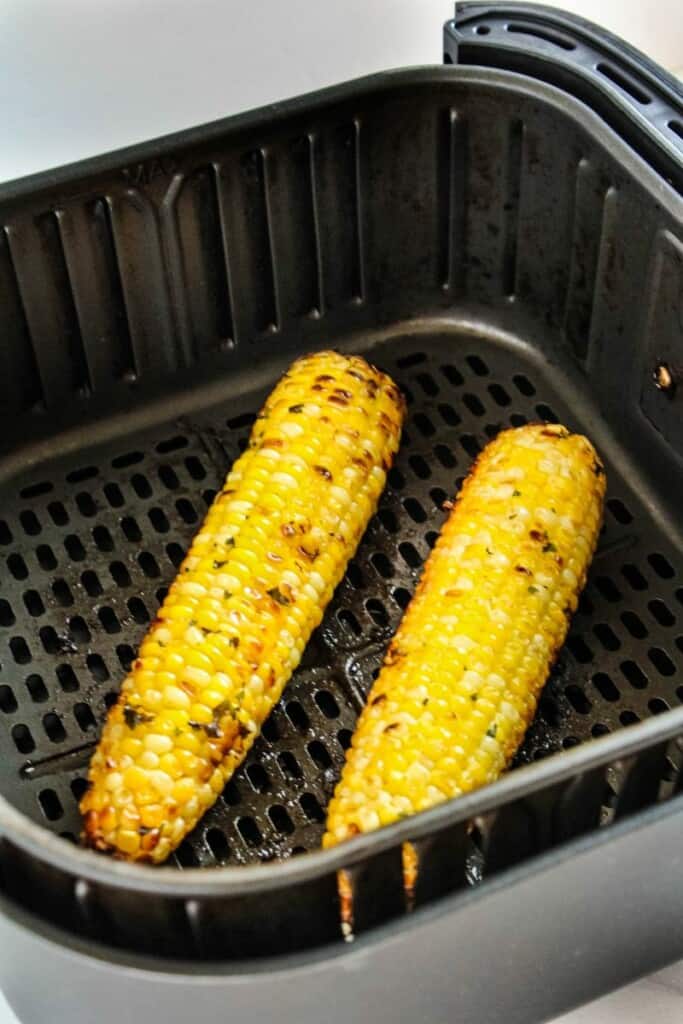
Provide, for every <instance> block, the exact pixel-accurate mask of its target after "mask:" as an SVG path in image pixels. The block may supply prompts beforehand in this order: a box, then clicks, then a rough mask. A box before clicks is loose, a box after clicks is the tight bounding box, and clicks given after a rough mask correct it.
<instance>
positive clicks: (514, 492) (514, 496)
mask: <svg viewBox="0 0 683 1024" xmlns="http://www.w3.org/2000/svg"><path fill="white" fill-rule="evenodd" d="M512 497H513V498H521V497H522V492H521V491H518V490H517V488H516V487H515V489H514V491H513V492H512Z"/></svg>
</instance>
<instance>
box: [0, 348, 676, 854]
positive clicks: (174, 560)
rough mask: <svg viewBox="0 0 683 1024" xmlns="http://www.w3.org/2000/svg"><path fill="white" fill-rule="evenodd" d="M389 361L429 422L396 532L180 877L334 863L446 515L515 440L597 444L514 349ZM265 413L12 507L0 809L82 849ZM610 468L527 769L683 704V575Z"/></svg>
mask: <svg viewBox="0 0 683 1024" xmlns="http://www.w3.org/2000/svg"><path fill="white" fill-rule="evenodd" d="M475 352H476V354H475ZM372 358H373V359H374V360H375V361H376V362H378V363H380V364H381V365H382V366H383V368H385V369H387V370H388V371H389V372H390V373H391V374H392V375H394V376H395V378H396V379H397V381H398V382H399V383H400V385H401V387H402V388H403V390H404V391H405V393H406V397H407V398H408V403H409V415H408V419H407V423H406V430H405V434H404V438H403V444H402V447H401V451H400V454H399V456H398V460H397V463H396V466H395V468H394V469H393V470H392V471H391V474H390V478H389V485H388V487H387V489H386V491H385V493H384V496H383V498H382V501H381V505H380V508H379V511H378V514H377V516H376V517H375V518H374V519H373V521H372V522H371V524H370V526H369V528H368V531H367V533H366V535H365V537H364V539H363V541H362V544H361V546H360V548H359V551H358V553H357V555H356V557H355V558H354V560H353V562H352V563H351V564H350V565H349V568H348V571H347V574H346V577H345V579H344V581H343V582H342V584H341V585H340V587H339V588H338V590H337V592H336V594H335V596H334V599H333V601H332V602H331V605H330V607H329V609H328V611H327V614H326V615H325V619H324V622H323V624H322V625H321V627H320V629H319V630H318V631H317V633H316V634H315V636H314V637H313V639H312V640H311V642H310V644H309V646H308V649H307V651H306V654H305V657H304V662H303V664H302V666H301V667H300V669H299V671H298V672H297V673H296V674H295V677H294V678H293V679H292V681H291V682H290V684H289V686H288V687H287V689H286V691H285V695H284V698H283V700H282V701H281V703H280V705H279V706H278V707H277V708H276V710H275V711H274V712H273V714H272V716H271V718H270V719H269V720H268V722H267V723H266V725H265V727H264V730H263V735H262V737H261V738H260V739H259V740H258V741H257V743H256V744H255V745H254V748H253V750H252V751H251V753H250V755H249V757H248V758H247V760H246V762H245V764H244V765H243V766H242V768H241V769H240V771H239V772H238V773H237V774H236V775H235V777H234V779H233V780H232V781H231V782H230V783H229V785H228V786H227V788H226V790H225V792H224V793H223V795H222V797H221V798H220V799H219V800H218V802H217V803H216V805H215V806H214V808H213V809H212V810H211V811H210V812H209V813H208V814H207V815H206V816H205V818H204V820H203V821H202V822H201V823H200V825H199V826H198V827H197V828H196V829H195V831H194V832H193V834H192V835H191V836H190V837H189V838H188V839H187V840H186V841H185V842H184V843H183V845H182V847H181V848H180V850H179V851H178V853H177V855H176V857H175V858H174V859H175V863H176V864H177V865H178V866H181V867H182V866H187V865H206V866H211V865H216V864H238V863H246V862H250V861H256V860H264V859H270V858H275V857H287V856H290V855H292V854H296V853H299V852H302V851H304V850H308V849H312V848H315V847H316V846H318V844H319V842H320V837H321V834H322V828H323V820H324V814H325V805H326V803H327V800H328V799H329V797H330V795H331V793H332V790H333V787H334V784H335V781H336V779H337V777H338V774H339V771H340V768H341V765H342V762H343V757H344V750H345V748H346V747H347V745H348V743H349V740H350V737H351V730H352V729H353V725H354V721H355V719H356V715H357V713H358V710H359V708H360V706H361V704H362V701H363V698H364V695H365V694H366V693H367V691H368V689H369V687H370V685H371V683H372V679H373V677H374V675H376V672H377V668H378V666H379V663H380V661H381V658H382V654H383V651H384V649H385V647H386V645H387V643H388V640H389V638H390V636H391V634H392V632H393V631H394V630H395V628H396V626H397V623H398V621H399V619H400V616H401V613H402V611H403V609H404V608H405V606H406V604H407V603H408V600H409V598H410V595H411V593H412V591H413V588H414V586H415V582H416V580H417V577H418V574H419V572H420V567H421V565H422V562H423V561H424V559H425V558H426V556H427V554H428V552H429V549H430V546H431V545H432V544H433V543H434V540H435V538H436V536H437V531H438V530H439V527H440V525H441V523H442V521H443V518H444V513H443V511H442V503H443V501H444V499H445V498H446V497H447V496H451V495H453V493H454V492H455V490H456V489H457V487H458V486H459V484H460V482H461V480H462V478H463V476H464V475H465V474H466V473H467V470H468V468H469V465H470V463H471V461H472V459H473V457H474V456H475V455H476V453H477V451H478V450H479V449H480V447H482V446H483V445H484V444H485V442H486V441H487V439H488V438H490V437H492V436H494V435H495V433H496V432H497V431H498V430H499V429H500V428H502V427H505V426H509V425H511V424H512V425H519V424H522V423H524V422H526V421H527V420H538V419H547V420H554V419H556V418H559V419H562V420H563V421H564V422H566V423H567V424H568V425H569V426H571V427H574V428H579V429H580V428H581V415H580V410H577V409H567V408H566V407H565V405H564V403H563V402H562V400H561V398H560V396H559V395H558V394H555V393H553V391H552V389H551V388H550V387H549V385H548V384H547V382H545V380H544V378H543V377H542V376H541V375H539V373H538V371H537V369H536V368H535V367H532V366H531V365H526V364H524V363H520V355H519V353H518V352H512V351H510V350H508V349H507V348H503V347H497V346H495V345H492V344H491V343H489V342H483V341H481V340H479V339H477V340H476V342H475V341H472V340H469V341H468V340H467V339H466V338H461V339H455V340H454V338H453V336H452V335H451V336H448V337H446V338H444V337H443V336H441V337H439V336H436V335H433V336H431V337H428V336H425V335H420V336H419V337H413V338H407V337H405V336H404V337H402V338H400V339H394V340H392V341H391V342H389V343H387V344H386V345H383V346H381V347H380V348H379V349H376V350H375V351H374V352H373V355H372ZM233 387H234V385H233ZM229 388H230V382H229V381H228V382H226V392H229ZM262 398H263V395H262V394H260V393H259V394H255V393H254V394H251V395H246V396H244V395H234V396H233V395H230V394H229V393H228V394H227V397H226V403H225V407H224V409H223V410H222V412H216V411H215V410H213V411H212V413H211V415H210V416H208V417H207V416H206V415H203V414H201V413H200V414H198V415H197V416H196V417H192V418H191V420H184V421H182V422H178V421H175V422H174V421H171V422H169V423H168V424H167V425H166V427H165V429H159V430H157V431H156V432H155V433H154V434H153V435H151V436H149V435H145V436H139V435H138V436H131V437H129V438H128V439H127V441H121V440H119V441H117V442H116V443H115V444H112V445H111V446H110V447H109V448H108V449H106V450H103V449H102V448H101V447H100V448H98V449H97V452H96V453H94V452H93V451H90V452H89V451H88V449H87V448H83V449H82V450H81V451H80V452H79V453H78V454H77V455H76V456H73V457H70V458H69V460H68V461H67V460H64V461H60V463H59V465H58V466H57V465H54V464H53V465H52V466H50V467H43V468H42V469H38V470H35V471H34V472H33V473H32V474H31V477H30V478H28V477H25V478H22V480H21V481H15V482H14V483H13V484H12V485H6V486H5V487H4V489H3V493H2V495H1V499H0V500H1V504H0V508H1V509H2V518H1V520H0V557H1V558H2V589H1V594H2V596H1V597H0V665H1V667H0V772H1V776H0V782H1V788H2V792H3V793H4V794H5V795H6V796H7V797H8V798H9V799H10V800H11V801H12V802H13V803H14V804H15V805H16V806H17V807H19V808H20V809H21V810H22V811H24V812H25V813H26V814H27V815H28V816H29V817H31V818H33V819H34V820H35V821H38V822H40V823H41V824H43V825H45V826H46V827H47V828H50V829H52V830H53V831H55V832H57V833H59V834H61V835H63V836H65V837H66V838H68V839H71V840H75V837H76V836H77V834H78V832H79V828H80V825H79V816H78V808H77V801H78V799H79V798H80V796H81V794H82V792H83V788H84V785H85V781H84V779H85V774H86V770H87V763H88V759H89V756H90V753H91V751H92V747H93V745H94V742H95V739H96V736H97V734H98V730H99V728H100V726H101V724H102V721H103V719H104V716H105V713H106V709H107V706H108V705H110V704H111V703H112V701H114V700H115V699H116V691H117V684H118V683H119V682H120V680H121V677H122V675H123V673H124V671H125V670H126V669H127V668H128V666H129V664H130V661H131V659H132V657H133V654H134V650H135V647H136V645H137V644H138V642H139V640H140V639H141V637H142V636H143V634H144V632H145V629H146V627H147V623H148V622H149V620H150V619H151V618H152V617H153V616H154V613H155V610H156V608H157V606H158V604H159V602H160V600H161V599H162V598H163V595H164V593H165V588H166V587H167V586H168V584H169V582H170V581H171V580H172V578H173V576H174V574H175V570H176V566H177V565H178V564H179V562H180V560H181V558H182V556H183V553H184V551H185V549H186V547H187V545H188V543H189V541H190V539H191V537H192V536H193V534H194V532H195V530H196V529H197V526H198V523H199V521H200V519H201V518H202V517H203V515H204V513H205V510H206V508H207V506H208V505H209V504H210V503H211V501H212V499H213V497H214V493H215V491H216V489H217V488H218V487H219V486H220V484H221V482H222V479H223V477H224V475H225V473H226V471H227V468H228V467H229V465H230V463H231V462H232V460H233V459H234V458H235V456H236V455H237V453H238V451H239V450H240V449H241V448H243V447H244V445H245V444H246V441H247V438H248V435H249V430H250V425H251V423H252V421H253V417H254V414H255V412H256V410H257V409H258V407H259V404H260V402H261V400H262ZM228 410H229V411H228ZM602 454H603V456H605V457H606V462H607V470H608V485H609V500H608V502H607V510H606V522H605V528H604V531H603V536H602V539H601V544H600V549H599V552H598V555H597V557H596V559H595V563H594V565H593V569H592V572H591V576H590V581H589V585H588V587H587V589H586V592H585V594H584V596H583V598H582V601H581V605H580V609H579V612H578V613H577V615H576V617H575V620H574V622H573V625H572V629H571V634H570V637H569V639H568V641H567V643H566V645H565V647H564V649H563V650H562V652H561V653H560V656H559V658H558V661H557V664H556V666H555V668H554V670H553V672H552V676H551V678H550V680H549V682H548V684H547V686H546V688H545V691H544V695H543V697H542V700H541V702H540V706H539V710H538V714H537V716H536V719H535V721H534V723H533V724H532V726H531V728H530V729H529V732H528V734H527V737H526V739H525V742H524V745H523V748H522V750H521V751H520V753H519V757H518V760H520V761H529V760H533V759H537V758H541V757H545V756H547V755H548V754H552V753H554V752H556V751H560V750H562V749H563V748H567V747H570V746H574V745H576V744H577V743H581V742H583V741H584V740H587V739H590V737H592V736H600V735H602V734H604V733H606V732H609V731H612V730H614V729H618V728H619V727H620V726H623V725H628V724H630V723H633V722H637V721H638V720H639V719H642V718H645V717H647V716H649V715H651V714H656V713H659V712H661V711H665V710H667V708H669V707H671V706H674V705H675V704H677V703H679V702H681V701H683V687H681V686H678V687H677V685H676V680H677V674H678V672H679V670H680V669H681V667H682V666H683V653H682V652H683V636H680V635H678V631H677V628H676V626H677V620H678V616H679V609H680V605H681V603H682V602H683V590H681V589H677V588H676V577H677V573H678V570H679V568H680V566H679V565H677V563H676V557H677V555H676V552H675V549H674V548H672V546H671V545H670V543H669V542H668V541H667V539H666V538H665V537H664V536H662V535H661V532H660V531H659V530H658V529H657V528H656V527H655V526H654V524H653V522H652V520H651V519H650V517H649V516H648V514H647V512H646V511H645V509H644V508H643V506H642V505H641V504H640V503H639V500H638V498H637V497H636V494H635V491H634V489H633V487H630V488H628V487H627V486H626V485H625V483H624V481H623V480H621V479H620V478H619V476H618V474H617V472H616V470H615V469H614V466H613V465H611V464H610V458H609V455H610V453H609V452H603V453H602ZM636 483H637V482H636ZM679 678H680V677H679Z"/></svg>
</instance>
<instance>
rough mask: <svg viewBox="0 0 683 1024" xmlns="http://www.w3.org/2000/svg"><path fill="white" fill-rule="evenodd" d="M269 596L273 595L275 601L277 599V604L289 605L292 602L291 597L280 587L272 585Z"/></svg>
mask: <svg viewBox="0 0 683 1024" xmlns="http://www.w3.org/2000/svg"><path fill="white" fill-rule="evenodd" d="M268 596H269V597H272V599H273V601H275V602H276V603H277V604H281V605H288V604H291V603H292V602H291V599H290V598H289V597H287V595H286V594H283V593H282V591H281V590H279V589H278V587H272V588H271V589H270V590H269V591H268Z"/></svg>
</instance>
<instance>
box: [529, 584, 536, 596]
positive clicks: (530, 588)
mask: <svg viewBox="0 0 683 1024" xmlns="http://www.w3.org/2000/svg"><path fill="white" fill-rule="evenodd" d="M527 590H528V591H529V593H530V594H537V593H538V587H535V586H534V585H533V583H532V584H531V586H530V587H527Z"/></svg>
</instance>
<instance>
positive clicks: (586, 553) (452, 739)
mask: <svg viewBox="0 0 683 1024" xmlns="http://www.w3.org/2000/svg"><path fill="white" fill-rule="evenodd" d="M604 492H605V474H604V469H603V467H602V464H601V463H600V461H599V459H598V457H597V455H596V453H595V450H594V448H593V447H592V445H591V444H590V442H589V441H587V440H586V438H585V437H581V436H579V435H576V434H570V433H569V431H568V430H566V429H565V428H564V427H562V426H559V425H552V424H549V425H543V424H534V425H529V426H525V427H520V428H518V429H515V430H507V431H505V432H503V433H501V434H499V435H498V437H497V438H496V439H495V440H494V441H492V442H491V443H490V444H489V445H488V446H487V447H486V448H485V450H484V451H483V452H482V454H481V455H480V457H479V459H478V460H477V462H476V464H475V466H474V468H473V470H472V472H471V474H470V476H469V477H468V479H467V480H466V481H465V484H464V486H463V488H462V491H461V492H460V494H459V496H458V498H457V499H456V502H455V504H454V505H453V504H451V505H450V507H451V508H452V509H453V511H452V512H451V515H450V517H449V518H448V520H447V522H446V523H445V525H444V527H443V530H442V532H441V535H440V537H439V540H438V541H437V544H436V546H435V548H434V550H433V552H432V553H431V555H430V557H429V559H428V561H427V563H426V565H425V568H424V573H423V576H422V579H421V581H420V583H419V585H418V587H417V590H416V593H415V596H414V597H413V600H412V601H411V603H410V605H409V606H408V609H407V611H406V613H405V616H404V618H403V621H402V622H401V625H400V627H399V629H398V631H397V633H396V636H395V638H394V640H393V641H392V643H391V645H390V647H389V650H388V652H387V655H386V658H385V660H384V664H383V667H382V670H381V672H380V674H379V676H378V678H377V680H376V681H375V683H374V685H373V687H372V690H371V692H370V696H369V698H368V702H367V705H366V707H365V708H364V710H363V712H362V714H361V716H360V719H359V722H358V726H357V728H356V731H355V734H354V736H353V740H352V744H351V747H350V749H349V750H348V752H347V757H346V763H345V766H344V770H343V774H342V777H341V780H340V782H339V784H338V786H337V789H336V791H335V794H334V797H333V799H332V801H331V803H330V806H329V811H328V816H327V830H326V834H325V837H324V846H326V847H330V846H333V845H335V844H336V843H339V842H342V841H344V840H346V839H349V838H351V837H352V836H354V835H356V834H358V833H360V832H368V831H371V830H372V829H376V828H379V827H380V826H382V825H388V824H390V823H391V822H394V821H397V820H398V819H400V818H404V817H406V816H407V815H409V814H413V813H415V812H417V811H422V810H425V809H426V808H429V807H433V806H434V805H435V804H438V803H440V802H441V801H443V800H447V799H450V798H452V797H457V796H459V795H460V794H462V793H465V792H467V791H469V790H473V789H476V788H477V787H478V786H482V785H484V784H485V783H488V782H492V781H493V780H494V779H496V778H497V777H498V776H499V775H500V773H501V772H502V771H503V770H504V769H505V767H506V765H507V764H508V763H509V761H510V759H511V758H512V756H513V755H514V753H515V751H516V750H517V748H518V746H519V744H520V742H521V740H522V738H523V736H524V732H525V730H526V728H527V726H528V725H529V723H530V721H531V719H532V717H533V715H534V712H535V710H536V704H537V700H538V696H539V694H540V691H541V689H542V687H543V685H544V683H545V681H546V678H547V676H548V672H549V670H550V667H551V665H552V662H553V659H554V657H555V655H556V652H557V651H558V649H559V647H560V646H561V645H562V643H563V642H564V639H565V636H566V633H567V628H568V625H569V620H570V619H571V616H572V614H573V613H574V611H575V610H576V606H577V603H578V598H579V594H580V592H581V589H582V587H583V585H584V583H585V580H586V573H587V570H588V567H589V565H590V562H591V559H592V557H593V553H594V551H595V545H596V542H597V538H598V533H599V530H600V524H601V519H602V506H603V498H604ZM415 871H416V865H415V863H414V851H413V849H412V848H411V847H410V844H406V848H405V850H404V873H405V876H406V886H407V888H408V889H410V888H411V886H412V882H411V879H413V880H414V876H415ZM342 881H343V879H342ZM343 895H344V894H343V886H342V896H343Z"/></svg>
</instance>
